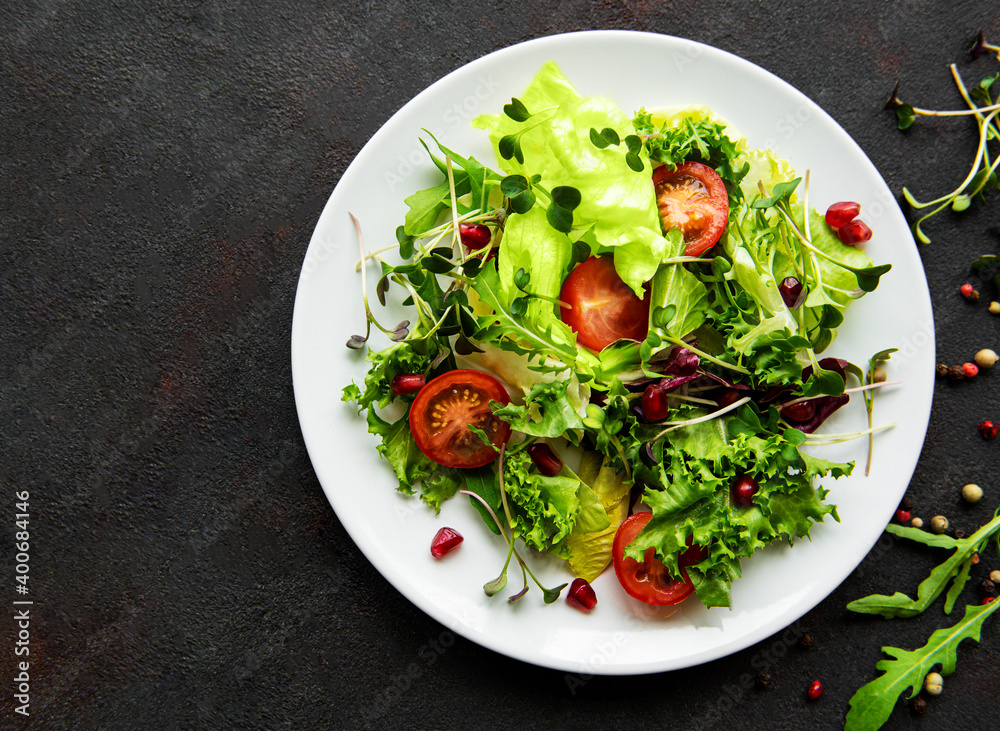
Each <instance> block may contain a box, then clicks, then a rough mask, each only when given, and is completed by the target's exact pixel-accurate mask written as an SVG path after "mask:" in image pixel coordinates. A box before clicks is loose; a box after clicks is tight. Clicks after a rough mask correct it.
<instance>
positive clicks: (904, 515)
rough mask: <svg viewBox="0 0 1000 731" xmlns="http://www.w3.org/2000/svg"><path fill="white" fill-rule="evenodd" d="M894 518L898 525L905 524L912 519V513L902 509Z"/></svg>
mask: <svg viewBox="0 0 1000 731" xmlns="http://www.w3.org/2000/svg"><path fill="white" fill-rule="evenodd" d="M892 517H893V518H894V519H895V520H896V522H897V523H905V522H907V521H908V520H909V519H910V511H909V510H903V509H902V508H900V509H899V510H897V511H896V514H895V515H893V516H892Z"/></svg>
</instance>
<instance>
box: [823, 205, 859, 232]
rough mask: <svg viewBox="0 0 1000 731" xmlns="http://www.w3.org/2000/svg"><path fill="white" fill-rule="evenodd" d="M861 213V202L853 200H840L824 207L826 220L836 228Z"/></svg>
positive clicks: (831, 226)
mask: <svg viewBox="0 0 1000 731" xmlns="http://www.w3.org/2000/svg"><path fill="white" fill-rule="evenodd" d="M859 213H861V204H859V203H855V202H854V201H840V202H838V203H834V204H833V205H832V206H830V207H829V208H827V209H826V222H827V224H829V226H830V228H832V229H834V230H837V229H839V228H840V227H841V226H845V225H846V224H848V223H850V222H851V221H853V220H854V219H855V218H857V216H858V214H859Z"/></svg>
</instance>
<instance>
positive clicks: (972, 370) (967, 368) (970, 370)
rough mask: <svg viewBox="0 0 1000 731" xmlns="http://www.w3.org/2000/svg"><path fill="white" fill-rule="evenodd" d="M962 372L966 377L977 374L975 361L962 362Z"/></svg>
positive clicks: (977, 369)
mask: <svg viewBox="0 0 1000 731" xmlns="http://www.w3.org/2000/svg"><path fill="white" fill-rule="evenodd" d="M962 373H964V374H965V377H966V378H975V377H976V376H978V375H979V366H977V365H976V364H975V363H963V364H962Z"/></svg>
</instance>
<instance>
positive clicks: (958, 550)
mask: <svg viewBox="0 0 1000 731" xmlns="http://www.w3.org/2000/svg"><path fill="white" fill-rule="evenodd" d="M886 531H888V532H889V533H892V534H893V535H895V536H899V537H900V538H906V539H908V540H911V541H916V542H917V543H923V544H924V545H927V546H932V547H934V548H944V549H950V550H952V551H953V553H952V554H951V556H949V557H948V559H947V560H945V561H944V562H942V563H941V564H940V565H939V566H937V567H936V568H935V569H934V570H933V571H931V573H930V576H928V577H927V578H926V579H924V580H923V582H921V584H920V586H919V587H917V598H916V599H911V598H910V597H909V596H907V595H906V594H903V593H902V592H896V593H895V594H893V595H892V596H885V595H883V594H873V595H871V596H867V597H865V598H864V599H858V600H856V601H853V602H851V603H850V604H848V605H847V608H848V609H850V610H851V611H852V612H860V613H862V614H880V615H882V616H883V617H885V618H886V619H891V618H893V617H914V616H916V615H918V614H920V613H921V612H923V611H924V610H925V609H927V607H929V606H930V605H931V604H932V603H933V602H934V600H935V599H937V598H938V597H939V596H941V594H942V593H943V592H944V590H945V589H946V588H947V587H948V584H949V583H951V589H950V590H949V591H948V594H947V596H946V598H945V604H944V612H945V614H950V613H951V610H952V608H953V607H954V606H955V602H956V601H957V600H958V596H959V594H961V593H962V589H963V588H964V587H965V584H966V582H967V581H968V580H969V571H970V570H971V568H972V561H973V557H974V556H975V555H976V554H978V553H981V552H982V551H983V550H984V549H985V548H986V545H987V543H988V542H989V540H990V538H993V537H994V536H996V535H997V534H998V533H1000V515H997V516H994V518H993V520H991V521H990V522H989V523H987V524H986V525H984V526H983V527H982V528H980V529H979V530H977V531H976V532H975V533H973V534H972V535H971V536H969V537H968V538H961V539H959V538H952V537H951V536H947V535H943V534H942V535H937V534H935V533H930V532H928V531H925V530H922V529H920V528H911V527H910V526H903V525H894V524H890V525H888V526H886Z"/></svg>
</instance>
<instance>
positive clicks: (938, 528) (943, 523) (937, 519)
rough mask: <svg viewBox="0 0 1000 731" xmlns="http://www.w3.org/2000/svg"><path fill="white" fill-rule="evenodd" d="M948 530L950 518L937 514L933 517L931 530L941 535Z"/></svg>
mask: <svg viewBox="0 0 1000 731" xmlns="http://www.w3.org/2000/svg"><path fill="white" fill-rule="evenodd" d="M946 530H948V519H947V518H946V517H944V516H943V515H935V516H934V517H933V518H931V531H932V532H933V533H937V534H938V535H940V534H941V533H944V532H945V531H946Z"/></svg>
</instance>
